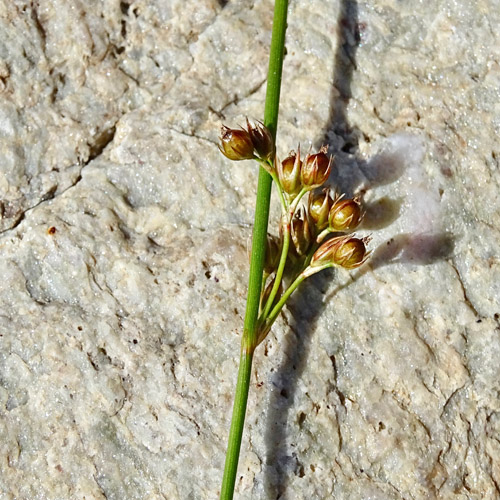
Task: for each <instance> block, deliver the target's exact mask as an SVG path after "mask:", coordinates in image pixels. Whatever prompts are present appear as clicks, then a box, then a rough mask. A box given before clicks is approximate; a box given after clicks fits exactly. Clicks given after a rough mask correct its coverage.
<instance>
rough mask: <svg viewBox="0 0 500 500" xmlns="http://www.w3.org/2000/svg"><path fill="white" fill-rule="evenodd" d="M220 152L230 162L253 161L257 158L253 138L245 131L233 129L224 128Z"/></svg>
mask: <svg viewBox="0 0 500 500" xmlns="http://www.w3.org/2000/svg"><path fill="white" fill-rule="evenodd" d="M219 150H220V152H221V153H222V154H223V155H224V156H226V157H227V158H229V159H230V160H251V159H252V158H255V155H254V152H253V150H254V146H253V142H252V138H251V136H250V134H249V133H248V131H246V130H243V129H231V128H228V127H225V126H223V127H222V129H221V136H220V144H219Z"/></svg>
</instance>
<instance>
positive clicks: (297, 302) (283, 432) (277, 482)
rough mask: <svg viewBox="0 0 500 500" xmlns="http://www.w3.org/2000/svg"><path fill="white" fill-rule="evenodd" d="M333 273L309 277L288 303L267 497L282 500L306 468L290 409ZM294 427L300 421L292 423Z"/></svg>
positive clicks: (274, 395) (269, 438) (271, 410)
mask: <svg viewBox="0 0 500 500" xmlns="http://www.w3.org/2000/svg"><path fill="white" fill-rule="evenodd" d="M332 272H333V271H331V272H324V273H319V274H316V275H314V276H312V277H311V278H309V279H308V280H307V281H306V282H305V284H304V285H303V287H302V288H301V289H299V291H298V292H296V294H295V295H293V296H292V298H291V299H290V302H289V304H288V307H289V309H290V310H291V311H292V314H293V320H292V322H291V323H290V324H288V327H289V331H288V332H287V333H286V337H285V338H284V342H283V346H282V347H283V351H284V352H283V361H282V363H281V365H280V366H279V367H278V368H277V370H276V371H275V372H274V373H273V374H272V376H271V377H270V380H269V382H270V386H271V387H272V388H273V391H272V392H271V396H270V398H269V406H268V411H267V415H266V420H267V425H266V431H265V433H266V434H265V442H266V443H267V452H266V460H265V463H266V465H265V477H264V490H265V493H266V498H276V499H278V498H281V496H282V495H283V494H284V492H285V490H286V478H287V476H289V475H290V474H295V475H299V476H301V475H303V472H302V465H301V463H300V461H299V459H298V457H297V455H296V454H295V452H294V451H293V448H292V446H293V445H290V443H288V437H289V436H290V435H292V434H293V431H292V429H289V428H288V424H289V423H290V422H289V421H290V417H291V415H290V409H291V408H292V406H293V402H294V397H295V393H296V390H297V383H298V381H299V380H300V377H301V376H302V373H303V371H304V368H305V366H306V363H307V358H308V354H309V346H310V343H311V336H312V334H313V332H314V330H315V326H316V322H317V319H318V317H319V316H320V314H321V312H322V311H323V309H324V307H325V302H324V298H325V293H326V290H327V288H328V285H329V283H330V282H331V275H332ZM291 424H292V426H293V428H295V427H296V426H297V425H300V422H291Z"/></svg>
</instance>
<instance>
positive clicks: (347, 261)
mask: <svg viewBox="0 0 500 500" xmlns="http://www.w3.org/2000/svg"><path fill="white" fill-rule="evenodd" d="M368 241H370V239H369V238H362V239H359V238H353V237H352V236H338V237H337V238H331V239H329V240H327V241H325V243H323V244H322V245H321V246H320V247H319V248H318V250H316V252H315V253H314V255H313V257H312V259H311V264H310V265H311V267H313V268H314V267H317V266H324V265H325V264H332V265H334V266H339V267H344V268H346V269H355V268H356V267H359V266H361V264H363V263H364V262H366V259H367V258H368V256H369V254H370V252H368V251H367V250H366V244H367V243H368Z"/></svg>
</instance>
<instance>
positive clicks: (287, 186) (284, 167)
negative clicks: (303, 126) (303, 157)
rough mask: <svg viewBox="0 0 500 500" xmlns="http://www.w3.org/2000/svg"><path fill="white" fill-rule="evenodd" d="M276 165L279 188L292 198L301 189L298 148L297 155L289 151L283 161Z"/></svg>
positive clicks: (300, 163)
mask: <svg viewBox="0 0 500 500" xmlns="http://www.w3.org/2000/svg"><path fill="white" fill-rule="evenodd" d="M277 163H278V164H277V170H278V179H279V181H280V184H281V187H282V188H283V191H285V193H286V194H288V195H289V196H290V197H292V198H293V197H295V196H296V195H297V194H298V193H299V191H300V188H301V185H300V169H301V165H302V162H301V161H300V148H299V149H298V151H297V153H295V151H291V152H290V153H289V155H288V156H287V157H286V158H285V159H284V160H283V161H281V162H280V161H278V162H277Z"/></svg>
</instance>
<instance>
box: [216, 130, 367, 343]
mask: <svg viewBox="0 0 500 500" xmlns="http://www.w3.org/2000/svg"><path fill="white" fill-rule="evenodd" d="M219 149H220V151H221V152H222V154H224V155H225V156H226V157H227V158H229V159H230V160H235V161H238V160H249V159H254V160H256V161H257V162H258V163H259V164H260V165H261V166H262V167H263V168H264V169H265V170H266V171H267V172H268V173H269V174H270V175H271V177H272V179H273V182H274V185H275V187H276V188H277V191H278V195H279V199H280V202H281V219H280V226H279V238H277V237H275V236H272V235H268V238H267V248H266V260H265V266H264V272H263V276H262V285H263V286H262V293H261V299H260V308H259V318H258V336H257V345H258V344H259V343H261V342H262V341H263V340H264V339H265V338H266V336H267V334H268V333H269V331H270V329H271V326H272V325H273V323H274V321H275V320H276V318H277V317H278V315H279V313H280V312H281V310H282V308H283V306H284V305H285V303H286V301H287V300H288V298H289V297H290V295H291V294H292V293H293V292H294V291H295V290H296V289H297V287H298V286H299V285H300V283H302V281H304V279H306V278H308V277H309V276H312V275H313V274H315V273H317V272H319V271H322V270H323V269H328V268H330V267H342V268H345V269H355V268H357V267H359V266H361V265H362V264H363V263H364V262H366V260H367V258H368V256H369V254H370V252H369V251H368V250H367V247H366V245H367V243H368V242H369V237H364V238H358V237H356V236H355V235H353V234H351V233H352V231H354V230H355V229H357V228H358V227H359V225H360V224H361V222H362V220H363V215H364V212H363V209H362V206H361V202H360V200H359V199H358V198H356V197H355V198H346V197H345V195H343V194H342V195H339V194H337V193H335V192H333V191H332V190H331V189H330V188H323V189H322V190H320V188H321V187H322V186H323V185H324V183H325V182H326V180H327V179H328V177H329V175H330V172H331V170H332V168H333V165H334V159H333V157H332V156H329V155H328V150H327V147H325V146H323V147H322V148H321V149H320V150H319V151H318V152H317V153H314V154H313V153H311V152H308V153H307V154H306V155H305V157H302V156H301V153H300V147H299V148H298V149H297V152H295V151H291V152H290V153H289V154H288V156H287V157H286V158H285V159H284V160H279V159H278V158H277V156H276V152H275V145H274V141H273V139H272V135H271V133H270V132H269V130H267V128H266V127H265V126H264V125H263V124H262V123H260V122H255V123H253V124H252V123H250V122H249V121H248V120H247V123H246V128H239V129H230V128H228V127H225V126H224V127H222V132H221V137H220V145H219Z"/></svg>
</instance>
